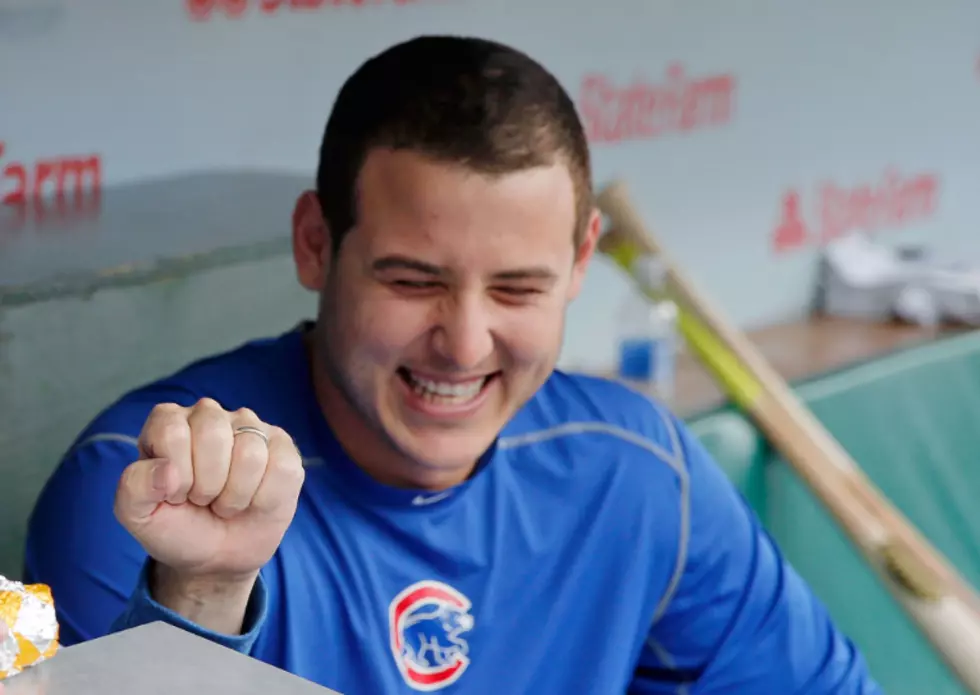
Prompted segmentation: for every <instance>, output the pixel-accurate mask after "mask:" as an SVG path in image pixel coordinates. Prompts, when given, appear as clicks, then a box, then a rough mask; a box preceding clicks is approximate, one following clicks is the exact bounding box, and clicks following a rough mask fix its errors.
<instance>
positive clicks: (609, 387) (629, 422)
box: [501, 370, 686, 472]
mask: <svg viewBox="0 0 980 695" xmlns="http://www.w3.org/2000/svg"><path fill="white" fill-rule="evenodd" d="M685 437H686V433H685V432H684V425H683V424H682V423H681V422H680V421H679V419H678V418H676V417H675V416H674V415H673V414H672V413H671V412H670V410H669V409H668V408H667V407H666V406H665V405H664V404H662V403H660V402H658V401H656V400H654V399H652V398H650V397H649V396H647V395H645V394H643V393H640V392H638V391H636V390H634V389H632V388H630V387H628V386H626V385H624V384H622V383H620V382H617V381H614V380H611V379H606V378H602V377H598V376H592V375H586V374H573V373H568V372H563V371H558V370H556V371H555V372H554V373H553V374H552V376H551V377H550V378H549V379H548V381H547V382H546V383H545V384H544V385H543V386H542V387H541V389H539V391H538V393H537V394H535V396H534V398H532V399H531V400H530V401H529V402H528V403H527V404H526V405H525V407H524V408H522V409H521V411H520V412H519V413H518V415H517V416H516V417H515V418H514V420H513V421H512V422H511V424H510V425H509V426H508V428H507V429H506V430H505V432H504V433H503V436H502V438H501V445H502V446H503V447H505V448H514V447H519V446H526V445H530V444H533V443H537V442H544V441H546V440H555V439H566V438H574V441H576V442H580V443H581V444H582V445H583V446H586V447H591V446H600V447H602V448H603V449H604V450H606V451H609V452H628V453H635V452H637V451H642V452H646V453H647V454H649V455H651V456H652V457H654V458H656V459H658V460H660V461H661V462H664V463H667V464H668V466H669V467H670V468H672V469H674V470H675V472H680V471H679V470H677V469H679V468H680V467H681V466H682V461H681V459H682V457H683V450H682V445H683V441H682V440H683V439H684V438H685ZM612 459H618V457H611V460H612Z"/></svg>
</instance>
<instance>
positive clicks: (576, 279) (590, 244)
mask: <svg viewBox="0 0 980 695" xmlns="http://www.w3.org/2000/svg"><path fill="white" fill-rule="evenodd" d="M601 233H602V215H601V214H600V213H599V211H598V210H596V209H593V210H592V214H590V215H589V222H588V224H587V225H586V228H585V235H584V236H583V237H582V242H581V243H580V244H579V246H578V248H577V249H576V250H575V265H574V266H573V267H572V281H571V284H570V285H569V287H568V299H569V301H571V300H572V299H575V298H576V297H577V296H578V293H579V292H580V291H581V290H582V281H583V280H584V279H585V271H586V269H587V268H588V267H589V261H590V260H592V256H593V254H594V253H595V249H596V244H597V243H598V241H599V235H600V234H601Z"/></svg>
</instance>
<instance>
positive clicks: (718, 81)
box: [579, 63, 736, 142]
mask: <svg viewBox="0 0 980 695" xmlns="http://www.w3.org/2000/svg"><path fill="white" fill-rule="evenodd" d="M735 87H736V84H735V76H734V75H730V74H718V75H708V76H704V77H693V78H692V77H688V75H687V74H686V73H685V71H684V67H683V66H682V65H681V64H679V63H674V64H672V65H670V66H669V67H668V68H667V74H666V79H665V80H664V81H663V82H662V83H660V84H655V83H650V82H647V81H646V80H636V81H634V82H633V83H632V84H629V85H623V86H617V85H616V84H614V83H613V82H612V81H611V80H610V79H609V78H608V77H606V76H604V75H596V74H589V75H586V76H585V77H583V78H582V84H581V91H580V94H579V109H580V110H581V113H582V118H583V120H584V122H585V129H586V134H587V135H588V138H589V140H591V141H592V142H621V141H623V140H640V139H648V138H656V137H660V136H663V135H668V134H671V133H683V132H688V131H692V130H698V129H702V128H711V127H718V126H721V125H724V124H726V123H728V122H729V121H731V119H732V115H733V112H734V109H735Z"/></svg>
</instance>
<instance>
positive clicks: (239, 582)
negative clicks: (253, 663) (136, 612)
mask: <svg viewBox="0 0 980 695" xmlns="http://www.w3.org/2000/svg"><path fill="white" fill-rule="evenodd" d="M149 570H150V572H149V576H148V577H147V579H148V580H149V587H148V588H149V590H150V595H151V596H152V597H153V599H154V600H155V601H156V602H157V603H159V604H160V605H161V606H164V607H166V608H169V609H170V610H172V611H174V612H175V613H177V614H179V615H181V616H183V617H184V618H185V619H187V620H189V621H191V622H192V623H195V624H197V625H199V626H201V627H203V628H205V629H207V630H210V631H212V632H218V633H223V634H228V635H237V634H241V631H242V627H243V622H244V617H245V611H246V608H247V606H248V602H249V599H250V597H251V595H252V591H253V590H254V588H255V582H256V580H257V579H258V575H259V573H258V572H257V571H255V572H249V573H246V574H237V575H199V574H190V573H187V572H183V571H181V570H176V569H174V568H172V567H168V566H166V565H163V564H160V563H158V562H155V561H151V564H150V568H149Z"/></svg>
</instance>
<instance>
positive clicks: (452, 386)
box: [398, 367, 500, 406]
mask: <svg viewBox="0 0 980 695" xmlns="http://www.w3.org/2000/svg"><path fill="white" fill-rule="evenodd" d="M398 376H399V377H401V380H402V381H404V382H405V384H406V385H407V386H408V387H409V388H410V389H411V390H412V392H413V393H414V394H415V395H416V396H418V397H419V398H421V399H423V400H424V401H426V402H427V403H432V404H434V405H443V406H458V405H466V404H467V403H470V402H472V401H475V400H476V399H477V398H479V397H480V395H482V394H483V392H484V391H486V389H487V387H488V386H489V385H490V384H491V383H492V382H493V381H494V380H495V379H497V378H498V377H499V376H500V372H494V373H493V374H487V375H485V376H482V377H478V378H475V379H470V380H468V381H452V382H450V381H438V380H433V379H429V378H427V377H423V376H421V375H418V374H416V373H414V372H412V371H411V370H409V369H407V368H406V367H399V368H398Z"/></svg>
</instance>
